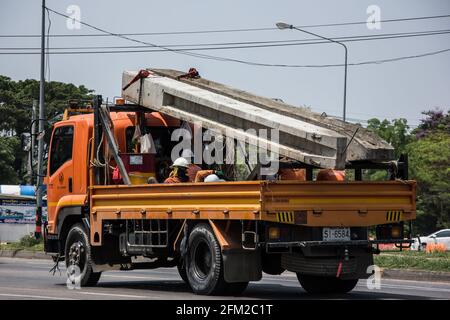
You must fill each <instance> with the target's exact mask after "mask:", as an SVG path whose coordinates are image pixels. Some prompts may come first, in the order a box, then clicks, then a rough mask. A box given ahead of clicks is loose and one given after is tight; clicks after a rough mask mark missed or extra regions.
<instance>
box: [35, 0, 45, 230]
mask: <svg viewBox="0 0 450 320" xmlns="http://www.w3.org/2000/svg"><path fill="white" fill-rule="evenodd" d="M41 28H42V29H41V79H40V83H39V136H40V139H39V140H38V168H37V169H38V170H37V188H36V189H37V190H36V231H35V233H34V235H35V237H36V238H37V239H39V238H40V237H41V234H42V205H43V200H42V197H43V194H44V190H43V189H42V188H43V179H42V178H43V174H42V173H43V171H44V170H43V160H44V138H43V136H42V133H43V132H44V129H45V128H44V127H45V104H44V86H45V73H44V72H45V0H42V25H41Z"/></svg>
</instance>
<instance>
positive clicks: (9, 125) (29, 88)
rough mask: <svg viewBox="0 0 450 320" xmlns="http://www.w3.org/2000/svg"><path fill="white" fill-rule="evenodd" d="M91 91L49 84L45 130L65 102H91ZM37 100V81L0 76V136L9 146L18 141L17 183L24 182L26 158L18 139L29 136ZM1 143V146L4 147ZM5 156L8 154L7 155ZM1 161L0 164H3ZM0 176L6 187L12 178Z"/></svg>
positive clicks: (2, 157) (5, 159) (4, 158)
mask: <svg viewBox="0 0 450 320" xmlns="http://www.w3.org/2000/svg"><path fill="white" fill-rule="evenodd" d="M92 92H93V91H92V90H89V89H87V88H86V87H85V86H83V85H81V86H78V87H77V86H75V85H74V84H71V83H62V82H56V81H51V82H48V83H46V84H45V104H46V112H45V118H46V119H47V120H48V122H47V128H49V127H50V125H51V123H50V122H51V121H52V120H54V119H55V117H56V116H57V115H59V114H62V113H63V112H64V109H65V108H66V107H67V102H68V100H70V99H77V100H88V99H92ZM38 99H39V81H37V80H34V79H27V80H23V81H13V80H11V79H10V78H8V77H5V76H1V75H0V135H1V136H2V137H3V138H5V139H11V137H8V138H7V137H6V133H7V134H8V135H10V136H13V137H14V138H15V139H13V140H11V141H9V142H8V145H12V144H14V143H16V142H17V141H19V147H18V148H16V149H15V152H14V154H13V156H14V161H13V171H15V172H16V174H17V177H18V181H17V182H16V183H24V182H25V179H24V178H25V174H24V168H25V166H24V164H25V163H26V157H27V154H26V152H25V151H23V150H22V149H21V148H20V138H19V137H21V135H22V134H23V133H28V132H30V125H31V109H32V104H33V100H38ZM46 138H47V139H48V137H46ZM5 139H3V143H6V142H5V141H6V140H5ZM6 153H7V152H6ZM9 160H10V158H9V156H7V154H0V163H3V162H5V163H9ZM2 161H3V162H2ZM5 177H6V176H4V175H0V183H6V182H5V181H10V180H11V179H12V180H14V179H13V178H5Z"/></svg>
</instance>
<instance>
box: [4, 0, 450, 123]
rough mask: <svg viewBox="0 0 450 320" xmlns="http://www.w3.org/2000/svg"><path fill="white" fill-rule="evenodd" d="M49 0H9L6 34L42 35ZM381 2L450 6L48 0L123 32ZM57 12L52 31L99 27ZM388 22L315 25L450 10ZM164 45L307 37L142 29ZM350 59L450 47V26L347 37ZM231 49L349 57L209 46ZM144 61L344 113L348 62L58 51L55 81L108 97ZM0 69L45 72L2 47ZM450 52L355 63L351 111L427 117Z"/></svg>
mask: <svg viewBox="0 0 450 320" xmlns="http://www.w3.org/2000/svg"><path fill="white" fill-rule="evenodd" d="M40 3H41V1H40V0H33V1H32V0H0V34H38V33H39V32H40ZM373 4H374V5H377V6H379V7H380V9H381V19H395V18H405V17H418V16H433V15H444V14H450V1H448V0H396V1H385V0H370V1H366V0H345V1H344V0H342V1H335V0H328V1H325V0H323V1H287V0H278V1H268V0H265V1H262V0H252V1H242V0H241V1H238V0H227V1H220V2H219V1H211V0H209V1H207V0H201V1H200V0H195V1H194V0H179V1H171V0H165V1H138V0H129V1H106V0H101V1H92V0H90V1H89V0H84V1H76V0H67V1H66V0H47V6H48V7H50V8H52V9H54V10H56V11H60V12H63V13H65V12H66V9H67V7H68V6H69V5H78V6H79V7H80V8H81V19H82V21H85V22H87V23H90V24H93V25H96V26H98V27H100V28H103V29H107V30H110V31H112V32H116V33H132V32H167V31H190V30H206V29H208V30H211V29H230V28H232V29H234V28H259V27H273V26H274V24H275V23H276V22H278V21H285V22H289V23H292V24H295V25H310V24H326V23H338V22H350V21H365V20H366V19H367V17H368V15H367V13H366V9H367V7H368V6H369V5H373ZM50 17H51V21H52V24H51V31H50V33H51V34H73V33H83V34H86V33H98V31H94V30H91V29H89V28H88V27H85V26H82V27H81V29H80V30H69V29H68V28H67V27H66V21H65V19H64V18H62V17H59V16H56V15H54V14H51V15H50ZM381 27H382V28H381V30H369V29H367V27H366V26H365V25H354V26H339V27H320V28H314V29H309V30H310V31H313V32H315V33H318V34H321V35H324V36H327V37H339V36H349V35H365V34H377V33H395V32H412V31H428V30H440V29H450V18H445V19H432V20H418V21H410V22H396V23H382V24H381ZM135 38H138V39H141V40H143V41H150V42H153V43H157V44H161V45H165V44H189V43H210V42H239V41H265V40H284V39H308V38H311V36H309V35H306V34H303V33H300V32H297V31H293V30H284V31H279V30H274V31H259V32H242V33H220V34H197V35H164V36H145V37H135ZM39 45H40V40H39V39H38V38H25V39H23V38H22V39H10V38H0V47H39ZM93 45H96V46H100V45H108V46H109V45H111V46H113V45H114V46H116V45H117V46H126V45H136V44H135V43H132V42H129V41H126V40H124V39H117V38H113V37H97V38H92V37H72V38H52V39H51V40H50V46H51V47H66V46H67V47H71V46H93ZM347 45H348V48H349V62H359V61H366V60H377V59H385V58H393V57H399V56H408V55H414V54H421V53H426V52H430V51H436V50H442V49H448V48H450V34H444V35H437V36H428V37H414V38H407V39H391V40H377V41H363V42H351V43H347ZM202 53H205V54H211V55H216V56H223V57H232V58H236V59H243V60H251V61H256V62H263V63H286V64H329V63H341V62H343V49H342V47H340V46H338V45H336V44H316V45H304V46H288V47H276V48H259V49H241V50H236V49H234V50H231V49H230V50H216V51H202ZM145 67H158V68H173V69H179V70H186V71H187V70H188V69H189V68H190V67H195V68H197V70H199V72H200V74H201V75H202V76H203V77H205V78H208V79H211V80H214V81H217V82H222V83H225V84H229V85H231V86H234V87H237V88H240V89H244V90H247V91H250V92H253V93H257V94H261V95H264V96H268V97H272V98H281V99H283V100H284V101H285V102H288V103H291V104H294V105H306V106H310V107H311V108H312V109H313V110H315V111H319V112H322V111H326V112H327V113H328V114H335V115H341V113H342V89H343V68H321V69H317V68H314V69H299V68H275V67H257V66H248V65H242V64H236V63H230V62H218V61H211V60H202V59H198V58H193V57H187V56H184V55H179V54H174V53H170V52H160V53H131V54H96V55H93V54H89V55H51V56H50V71H51V72H50V78H51V80H56V81H63V82H72V83H74V84H77V85H80V84H84V85H86V86H87V87H89V88H92V89H95V90H96V92H98V93H100V94H103V95H104V97H110V98H112V97H113V96H117V95H119V94H120V85H121V73H122V71H123V70H126V69H128V70H136V69H140V68H145ZM0 74H2V75H6V76H9V77H11V78H12V79H14V80H20V79H26V78H35V79H38V78H39V56H38V55H0ZM449 84H450V52H446V53H442V54H439V55H435V56H430V57H424V58H419V59H412V60H406V61H401V62H393V63H385V64H381V65H369V66H353V67H352V66H351V67H349V75H348V96H347V112H348V114H347V116H348V117H349V118H357V119H363V120H365V119H368V118H370V117H380V118H385V117H386V118H398V117H404V118H407V119H408V122H409V123H410V124H412V125H415V124H417V123H419V119H420V118H421V115H420V112H421V111H423V110H426V109H430V108H433V107H442V108H444V107H445V108H447V109H448V108H449V106H450V86H449Z"/></svg>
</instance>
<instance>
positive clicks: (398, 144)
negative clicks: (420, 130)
mask: <svg viewBox="0 0 450 320" xmlns="http://www.w3.org/2000/svg"><path fill="white" fill-rule="evenodd" d="M367 129H369V130H372V131H373V132H375V133H376V134H377V135H378V136H380V137H381V138H382V139H384V140H386V142H388V143H389V144H391V145H392V146H393V147H394V149H395V156H396V157H397V158H398V157H399V156H400V154H402V153H404V152H405V148H406V145H407V144H408V143H409V142H410V141H411V139H412V138H411V135H410V134H409V132H408V130H409V126H408V121H407V120H406V119H403V118H400V119H394V120H392V121H389V120H387V119H384V120H383V121H380V120H379V119H376V118H372V119H369V120H368V121H367Z"/></svg>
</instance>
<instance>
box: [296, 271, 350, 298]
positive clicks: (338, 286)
mask: <svg viewBox="0 0 450 320" xmlns="http://www.w3.org/2000/svg"><path fill="white" fill-rule="evenodd" d="M297 279H298V281H299V282H300V284H301V286H302V287H303V289H305V291H306V292H308V293H312V294H317V293H348V292H350V291H352V290H353V288H355V286H356V284H357V283H358V279H349V280H343V279H340V278H335V277H321V276H312V275H305V274H299V273H297Z"/></svg>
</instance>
